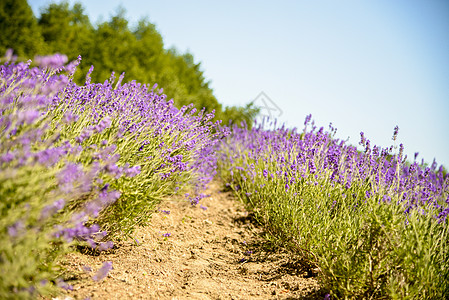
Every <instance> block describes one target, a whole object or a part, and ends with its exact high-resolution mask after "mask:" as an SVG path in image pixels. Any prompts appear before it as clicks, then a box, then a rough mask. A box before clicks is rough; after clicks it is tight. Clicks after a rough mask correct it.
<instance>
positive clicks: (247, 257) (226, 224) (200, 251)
mask: <svg viewBox="0 0 449 300" xmlns="http://www.w3.org/2000/svg"><path fill="white" fill-rule="evenodd" d="M208 193H209V194H210V195H211V196H210V197H209V198H205V199H203V200H201V203H200V204H201V205H197V206H192V205H190V203H188V202H187V201H185V200H183V199H181V198H179V199H172V200H170V201H166V202H163V203H161V205H160V206H159V207H158V211H157V212H156V213H154V214H153V217H152V221H151V226H147V227H141V228H138V229H137V230H136V232H135V233H134V235H133V236H134V237H135V238H136V239H137V240H138V241H139V243H138V244H136V243H135V242H133V241H131V240H130V241H127V242H121V243H119V244H117V245H115V246H114V248H113V249H112V250H109V251H105V252H101V253H99V254H98V253H97V254H96V255H93V254H92V253H82V252H76V253H71V254H70V255H68V256H67V257H66V260H65V262H64V264H66V266H67V267H68V270H69V273H68V274H72V275H71V276H70V278H68V280H67V283H69V284H71V285H72V286H73V290H72V291H67V292H65V293H64V294H63V295H61V296H59V297H58V299H323V293H322V292H321V291H320V289H319V285H318V281H317V277H316V274H315V273H313V272H311V271H310V270H306V269H304V267H302V265H301V264H300V263H299V261H298V260H297V259H295V258H293V257H292V256H291V254H288V253H287V252H285V251H282V250H280V249H277V250H269V248H268V247H266V242H265V241H264V239H263V238H262V237H261V236H262V235H263V229H262V228H261V227H259V226H257V224H255V222H254V221H253V218H252V217H251V215H249V214H248V212H247V211H246V210H245V209H244V207H243V205H242V204H240V203H239V202H238V201H237V200H236V199H234V198H233V196H232V194H231V193H230V192H223V191H222V190H221V186H220V184H219V183H218V182H214V183H212V184H211V185H210V187H209V191H208ZM164 211H165V212H164ZM168 211H169V212H170V213H168ZM167 233H169V234H170V236H168V237H164V234H167ZM105 261H111V262H112V265H113V269H112V270H111V271H110V272H109V275H108V276H107V277H106V278H104V279H103V280H101V281H97V282H96V281H93V280H92V276H93V275H94V274H95V272H96V271H97V270H98V269H99V268H100V267H101V265H102V263H103V262H105ZM86 266H89V268H90V269H91V270H90V271H89V270H88V269H89V268H87V267H86Z"/></svg>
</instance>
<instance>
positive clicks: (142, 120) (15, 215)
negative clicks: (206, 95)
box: [0, 52, 227, 299]
mask: <svg viewBox="0 0 449 300" xmlns="http://www.w3.org/2000/svg"><path fill="white" fill-rule="evenodd" d="M80 61H81V58H79V59H78V60H77V61H74V62H70V63H68V64H66V63H67V58H66V57H65V56H64V55H59V54H58V55H54V56H48V57H37V58H36V59H35V60H34V63H33V62H31V61H28V62H26V63H24V62H19V63H16V62H15V58H14V57H12V55H11V52H8V53H7V56H6V58H5V63H4V64H3V65H1V66H0V130H1V134H0V198H1V201H0V214H1V216H0V235H1V239H2V243H1V246H0V274H4V275H1V279H2V280H0V282H1V283H0V296H1V298H5V299H6V298H9V297H12V298H14V297H24V298H28V297H33V296H35V295H36V294H37V293H45V292H48V291H51V290H52V288H53V286H55V285H57V286H62V287H65V288H70V285H68V284H66V283H64V282H63V281H62V280H61V278H56V275H55V274H57V269H58V267H57V266H56V262H57V261H58V260H57V258H59V257H61V255H62V254H63V253H65V252H66V251H69V247H68V246H69V245H72V244H73V243H74V242H76V243H82V244H83V243H84V244H85V245H87V246H88V247H91V248H93V249H94V250H95V251H104V250H107V249H110V248H111V247H113V242H112V241H111V239H118V238H124V237H126V236H129V235H130V234H132V232H133V230H134V228H135V227H136V226H138V225H140V224H146V223H147V222H148V221H149V219H150V217H151V214H152V213H153V211H154V209H155V206H156V205H157V204H158V203H159V202H160V201H161V200H162V199H164V198H167V197H169V196H171V195H173V194H176V193H183V192H184V191H187V190H191V189H192V188H193V189H194V191H195V193H193V194H192V195H189V197H190V199H191V201H192V203H196V202H197V201H198V199H200V198H201V197H204V195H203V194H202V190H203V188H204V187H205V185H206V184H207V183H208V182H209V181H210V180H211V178H212V177H211V176H213V175H214V172H215V163H214V161H215V156H214V152H211V151H210V150H209V149H211V147H212V146H213V144H214V143H216V142H217V140H218V138H221V137H222V136H224V135H226V134H227V132H226V130H224V129H221V128H219V123H212V122H211V121H210V120H211V119H212V118H213V114H207V115H204V113H203V112H202V111H201V112H196V111H195V109H192V107H191V106H188V107H183V108H182V109H177V108H175V107H174V106H173V101H172V100H170V101H167V99H166V96H165V95H163V94H162V89H160V90H157V89H156V87H157V86H156V85H155V86H153V87H152V88H150V87H149V86H148V85H143V84H139V83H136V82H131V83H128V84H123V85H122V84H121V80H122V79H123V76H124V74H122V76H121V77H120V78H119V79H118V81H117V82H115V78H114V74H112V76H111V78H110V79H109V80H107V81H105V82H104V83H103V84H98V83H91V82H90V74H88V75H87V77H86V82H85V84H84V85H83V86H79V85H76V84H75V83H73V81H72V76H73V74H74V72H75V70H76V67H77V65H78V64H79V63H80ZM92 71H93V68H91V70H90V72H92ZM19 253H20V255H19ZM111 268H112V266H109V265H108V270H109V269H111ZM6 274H7V276H6ZM103 275H104V274H103ZM103 275H102V276H101V277H104V276H103ZM96 279H98V278H96Z"/></svg>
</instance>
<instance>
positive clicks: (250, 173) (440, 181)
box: [218, 116, 449, 299]
mask: <svg viewBox="0 0 449 300" xmlns="http://www.w3.org/2000/svg"><path fill="white" fill-rule="evenodd" d="M310 119H311V116H308V117H307V118H306V122H305V128H304V131H303V132H301V133H299V132H296V129H293V130H289V129H285V128H284V127H282V128H278V129H273V130H263V129H262V127H259V128H255V129H252V130H246V129H241V128H237V127H235V128H234V129H233V134H232V136H230V137H229V138H228V140H226V141H225V142H224V143H223V144H222V146H221V150H220V152H221V156H220V157H219V160H218V162H219V169H220V171H219V173H220V175H221V176H222V178H224V179H225V181H226V182H227V184H228V185H229V186H230V187H232V188H233V189H234V190H235V192H236V194H237V195H238V196H239V198H240V199H242V201H243V202H244V203H246V204H247V205H248V207H250V208H251V209H252V210H253V211H255V213H256V216H257V217H258V219H259V220H260V222H261V223H262V224H264V225H265V227H266V230H267V231H268V232H269V233H270V235H271V237H272V239H273V241H275V242H277V243H279V244H281V245H283V246H286V245H287V246H288V247H289V248H290V249H292V250H293V251H296V252H297V253H298V254H300V255H302V256H303V257H304V258H306V259H307V260H308V261H309V262H310V264H311V266H310V267H313V266H316V267H318V268H319V270H320V273H321V276H320V278H321V279H322V281H323V285H324V287H325V288H327V289H329V291H330V295H331V296H333V297H335V298H344V297H350V298H357V299H359V298H360V299H361V298H366V299H368V298H369V299H372V298H376V299H378V298H401V299H408V298H410V299H412V298H413V299H415V298H434V299H442V298H444V295H447V294H448V293H449V284H448V282H449V280H448V279H449V271H448V270H449V257H448V246H449V245H448V233H447V229H448V219H447V215H448V212H449V198H448V195H449V188H448V186H449V176H448V175H447V174H446V172H445V170H444V169H443V168H442V167H440V168H439V169H437V165H436V163H434V164H433V165H432V166H431V167H425V165H424V163H421V164H420V163H418V162H416V157H415V161H414V162H413V163H407V162H406V159H405V157H403V146H402V145H400V146H399V151H397V150H396V151H395V147H390V148H388V149H381V148H379V147H377V146H374V147H371V145H370V141H369V140H367V139H366V138H365V136H364V135H363V133H362V134H361V145H362V147H363V148H364V150H363V151H358V150H357V148H356V147H354V146H351V145H347V144H346V143H345V142H344V141H340V140H338V139H335V138H334V134H335V129H334V128H332V127H331V128H330V132H326V131H324V129H323V128H320V129H317V128H316V127H315V126H314V125H312V129H311V130H307V126H310ZM397 134H398V128H395V132H394V136H393V139H394V140H396V136H397Z"/></svg>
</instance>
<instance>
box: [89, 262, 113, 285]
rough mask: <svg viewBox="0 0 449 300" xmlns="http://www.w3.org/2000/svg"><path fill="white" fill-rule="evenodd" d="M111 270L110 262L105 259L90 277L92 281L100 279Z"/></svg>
mask: <svg viewBox="0 0 449 300" xmlns="http://www.w3.org/2000/svg"><path fill="white" fill-rule="evenodd" d="M111 270H112V262H111V261H106V262H104V263H103V265H102V266H101V268H100V269H99V270H98V271H97V273H95V275H94V276H93V277H92V279H93V280H94V281H100V280H102V279H103V278H105V277H106V276H108V273H109V271H111Z"/></svg>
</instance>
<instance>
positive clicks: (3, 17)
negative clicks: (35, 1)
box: [0, 0, 47, 59]
mask: <svg viewBox="0 0 449 300" xmlns="http://www.w3.org/2000/svg"><path fill="white" fill-rule="evenodd" d="M0 32H1V34H0V55H3V54H4V53H5V52H6V50H7V49H8V48H11V49H13V50H14V52H15V53H16V54H17V55H19V56H20V57H22V58H24V59H27V58H29V57H30V56H32V55H35V54H43V53H46V51H47V48H46V45H45V43H44V39H43V37H42V34H41V32H40V28H39V27H38V25H37V20H36V18H35V17H34V14H33V11H32V10H31V7H30V6H29V5H28V2H27V1H26V0H1V1H0Z"/></svg>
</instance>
